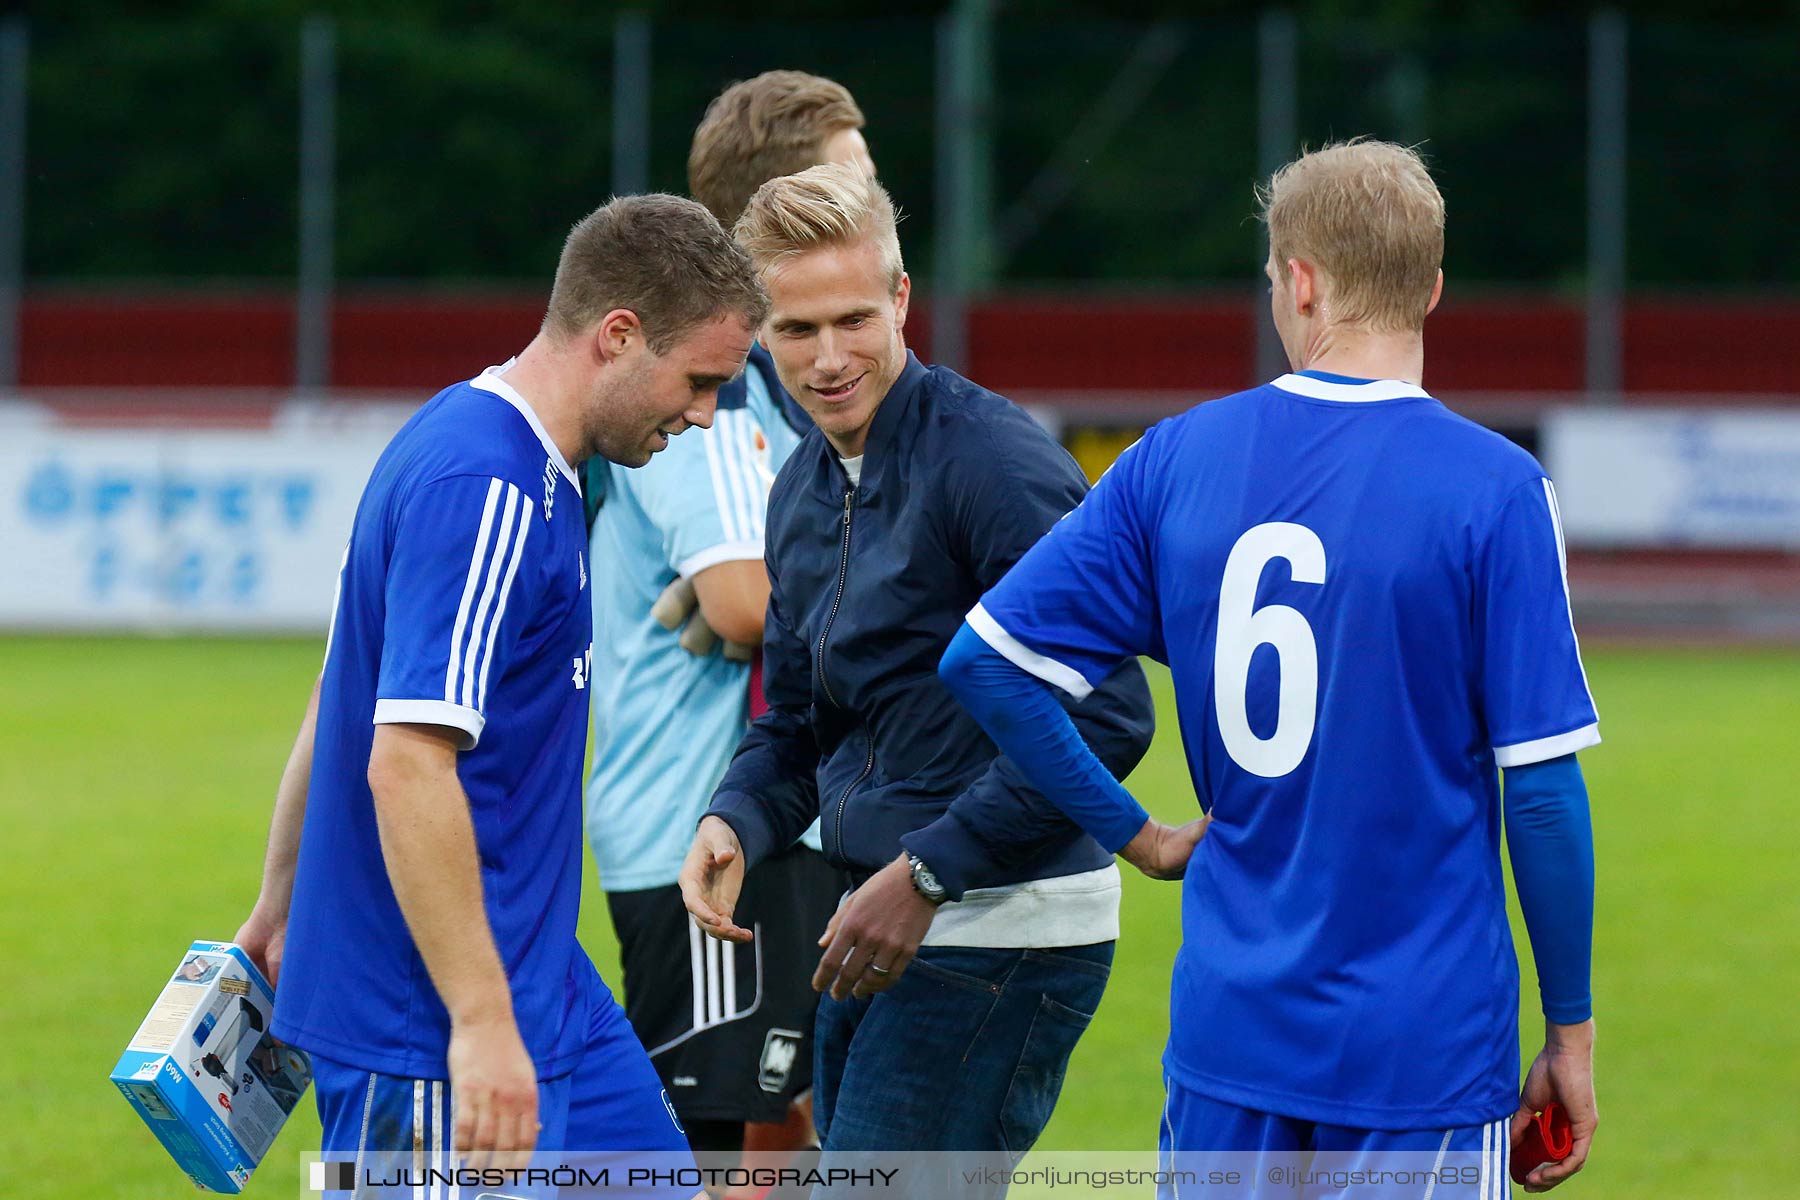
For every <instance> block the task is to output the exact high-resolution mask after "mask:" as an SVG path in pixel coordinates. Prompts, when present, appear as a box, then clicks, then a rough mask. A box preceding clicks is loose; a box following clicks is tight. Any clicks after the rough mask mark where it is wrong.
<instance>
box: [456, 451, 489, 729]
mask: <svg viewBox="0 0 1800 1200" xmlns="http://www.w3.org/2000/svg"><path fill="white" fill-rule="evenodd" d="M499 496H500V481H499V480H498V479H490V480H488V494H487V506H486V507H485V508H483V509H482V510H481V530H480V532H478V533H477V534H476V535H475V549H474V551H473V552H472V553H471V554H470V555H469V577H468V579H467V580H465V581H464V582H463V594H462V603H461V604H460V605H459V606H458V607H457V610H456V624H455V625H454V626H453V627H452V628H451V630H450V661H449V662H448V663H447V664H445V666H444V699H445V700H446V701H448V702H449V703H451V704H455V703H456V695H457V688H456V677H457V673H458V668H459V667H460V666H461V664H462V659H463V653H462V651H463V646H462V640H463V634H464V632H465V631H466V630H467V629H468V624H469V604H470V602H471V601H472V600H473V599H474V596H475V584H476V581H477V580H479V579H480V578H481V568H482V567H483V566H484V565H485V563H486V559H487V547H488V534H489V533H490V532H491V531H492V530H493V527H494V504H495V502H496V501H497V500H498V499H499Z"/></svg>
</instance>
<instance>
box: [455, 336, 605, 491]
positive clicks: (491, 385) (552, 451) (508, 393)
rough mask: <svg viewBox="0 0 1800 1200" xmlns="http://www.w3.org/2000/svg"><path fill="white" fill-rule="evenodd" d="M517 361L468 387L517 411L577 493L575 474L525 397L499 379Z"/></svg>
mask: <svg viewBox="0 0 1800 1200" xmlns="http://www.w3.org/2000/svg"><path fill="white" fill-rule="evenodd" d="M518 361H519V360H518V359H517V358H509V359H507V360H506V361H505V362H503V363H501V364H500V365H499V366H497V367H489V368H488V369H487V370H485V371H483V372H482V373H481V374H479V375H477V376H476V377H475V378H473V379H471V380H469V386H470V387H478V388H480V389H481V390H482V391H484V392H492V393H494V395H496V396H498V397H500V398H501V399H502V400H504V401H506V402H507V403H508V404H510V405H512V406H513V407H514V408H516V409H518V410H519V415H520V416H521V417H524V418H525V420H526V421H527V422H529V423H530V425H531V432H533V433H535V434H537V439H538V441H540V442H542V443H544V453H546V454H548V455H549V456H550V461H551V462H553V463H555V464H556V469H557V470H559V471H561V472H562V473H563V478H564V479H567V480H568V481H569V482H570V483H572V484H574V485H575V490H576V491H578V492H579V491H580V490H581V481H580V480H579V479H576V478H575V472H574V470H573V469H572V468H571V467H570V466H569V464H568V462H567V461H566V460H565V459H564V458H563V456H562V451H561V450H558V449H557V448H556V443H555V442H553V441H551V440H550V435H549V434H547V433H545V432H544V423H543V422H542V421H540V420H538V415H537V413H536V412H535V411H533V409H532V407H531V404H530V403H529V402H528V401H527V400H526V399H525V397H523V396H521V395H519V390H518V389H517V388H515V387H514V386H513V385H512V384H510V383H508V382H506V380H504V379H502V378H501V376H502V375H504V374H506V372H507V371H508V370H510V369H511V368H512V365H513V364H514V363H516V362H518Z"/></svg>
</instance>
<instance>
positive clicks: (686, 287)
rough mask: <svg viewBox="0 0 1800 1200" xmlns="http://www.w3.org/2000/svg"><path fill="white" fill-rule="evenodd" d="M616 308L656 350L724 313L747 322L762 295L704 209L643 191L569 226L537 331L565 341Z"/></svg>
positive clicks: (761, 309)
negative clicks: (640, 329) (629, 315)
mask: <svg viewBox="0 0 1800 1200" xmlns="http://www.w3.org/2000/svg"><path fill="white" fill-rule="evenodd" d="M619 308H622V309H628V310H629V311H631V312H633V313H636V314H637V318H638V323H639V324H640V325H641V326H642V327H643V331H644V340H645V342H646V343H647V344H648V345H649V347H650V349H651V351H652V352H654V353H656V354H662V353H664V352H665V351H666V350H668V348H669V347H670V346H672V345H674V344H675V343H676V342H678V341H680V340H681V339H682V338H683V337H685V336H686V335H687V334H688V333H689V332H690V331H691V330H693V329H694V328H695V327H696V326H698V325H701V324H703V323H705V322H707V321H711V320H715V319H717V318H719V317H722V316H726V315H728V314H735V315H739V316H742V317H743V318H744V320H745V322H746V323H747V324H748V325H749V326H750V328H752V329H755V328H756V327H757V326H759V325H761V324H762V322H763V318H764V317H766V316H767V315H768V312H769V297H768V294H767V293H766V292H764V291H763V287H762V282H761V280H760V279H759V278H758V276H757V274H756V268H755V267H754V266H752V265H751V262H750V256H749V255H748V254H746V253H745V252H744V248H743V247H742V246H739V245H738V244H737V243H736V242H735V241H733V240H732V238H731V236H730V235H729V234H727V233H726V232H725V230H724V228H723V227H722V226H720V224H719V223H718V222H717V221H716V220H714V219H713V215H712V214H711V213H709V212H707V211H706V210H705V209H704V208H702V207H700V205H698V204H695V203H694V202H693V201H692V200H687V199H683V198H682V197H680V196H667V195H659V194H651V195H647V196H624V197H620V198H618V199H615V200H613V201H611V202H609V203H607V204H605V205H603V206H602V207H600V208H598V209H595V210H594V211H593V212H591V213H589V214H588V215H587V216H586V217H584V218H582V220H581V221H580V222H579V223H578V224H577V225H576V226H575V228H574V229H572V230H570V231H569V236H568V240H566V241H565V242H564V243H563V250H562V258H561V259H560V261H558V263H557V265H556V283H555V284H554V286H552V288H551V289H550V307H549V310H548V311H547V312H546V313H545V314H544V325H543V328H544V331H545V332H546V333H548V334H550V335H552V336H554V337H556V338H559V339H562V340H567V339H568V338H572V337H576V336H578V335H580V334H581V333H582V332H584V331H585V330H586V329H588V327H590V326H591V325H593V324H594V322H596V321H598V320H600V319H601V318H602V317H604V316H605V315H606V314H607V313H609V312H611V311H613V310H614V309H619Z"/></svg>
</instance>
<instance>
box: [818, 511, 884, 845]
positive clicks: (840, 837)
mask: <svg viewBox="0 0 1800 1200" xmlns="http://www.w3.org/2000/svg"><path fill="white" fill-rule="evenodd" d="M855 503H856V489H855V488H854V487H853V488H851V489H850V490H849V491H847V492H845V493H844V540H843V549H842V550H840V551H839V552H838V578H837V594H836V595H834V596H833V597H832V598H831V613H830V614H829V615H828V616H827V617H826V618H825V627H824V628H823V629H821V630H819V648H818V653H817V655H816V664H815V669H816V670H817V671H818V673H819V687H820V689H821V690H822V691H823V692H824V693H825V698H826V699H827V700H829V701H831V702H832V704H834V705H837V707H839V708H842V707H843V705H842V704H839V703H838V698H837V697H836V696H834V695H832V694H831V681H830V680H828V679H827V678H825V639H826V638H827V637H829V636H830V635H831V626H832V623H833V622H835V621H836V620H837V615H838V609H839V608H840V607H842V606H843V603H844V580H845V578H846V577H847V576H848V575H849V573H850V513H851V510H852V508H853V507H854V505H855ZM863 738H864V740H866V741H867V742H868V744H869V753H868V756H867V757H866V758H865V759H864V760H863V769H862V771H861V773H860V774H858V775H857V777H856V778H855V779H852V780H851V781H850V783H849V784H848V785H847V786H846V787H845V788H844V794H843V795H841V796H839V797H838V803H837V822H836V825H835V828H836V830H837V844H838V857H839V858H840V859H841V858H843V857H844V806H845V805H847V804H849V803H850V793H851V792H853V791H855V790H856V785H857V784H859V783H861V782H862V781H863V780H865V779H867V778H868V777H869V772H870V771H873V770H874V769H875V739H874V738H873V737H870V736H869V734H868V732H867V731H866V730H865V731H864V733H863Z"/></svg>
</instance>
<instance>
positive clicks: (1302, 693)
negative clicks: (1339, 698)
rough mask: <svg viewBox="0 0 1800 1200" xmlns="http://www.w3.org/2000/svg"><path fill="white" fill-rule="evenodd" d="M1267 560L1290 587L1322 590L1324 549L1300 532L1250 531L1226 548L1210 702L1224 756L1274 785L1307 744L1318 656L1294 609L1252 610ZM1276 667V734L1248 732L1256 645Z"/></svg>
mask: <svg viewBox="0 0 1800 1200" xmlns="http://www.w3.org/2000/svg"><path fill="white" fill-rule="evenodd" d="M1272 558H1285V559H1286V560H1287V561H1288V564H1289V567H1290V568H1291V570H1292V574H1293V580H1294V582H1295V583H1315V584H1322V583H1324V582H1325V546H1324V543H1322V542H1320V541H1319V535H1318V534H1316V533H1314V532H1313V531H1312V530H1310V529H1308V528H1307V527H1306V526H1304V525H1295V524H1292V523H1291V522H1287V521H1270V522H1268V523H1266V524H1263V525H1256V526H1252V527H1251V528H1250V529H1249V530H1248V531H1246V532H1245V534H1244V535H1243V536H1242V537H1240V538H1239V539H1238V540H1237V543H1236V544H1235V545H1233V546H1232V548H1231V553H1230V555H1228V556H1227V557H1226V559H1225V575H1224V578H1223V580H1222V581H1221V582H1220V584H1219V633H1218V640H1217V642H1216V644H1215V646H1214V649H1213V702H1214V706H1215V707H1216V708H1217V709H1218V713H1219V736H1220V737H1221V738H1223V739H1224V742H1225V750H1226V753H1228V754H1230V755H1231V757H1232V760H1233V761H1234V762H1236V763H1237V764H1238V766H1240V767H1242V768H1244V770H1246V771H1249V772H1250V773H1251V774H1252V775H1261V776H1262V777H1263V778H1265V779H1276V778H1279V777H1280V776H1283V775H1286V774H1287V773H1288V772H1289V771H1292V770H1293V769H1294V768H1295V767H1297V766H1299V765H1300V760H1301V759H1303V758H1305V757H1306V749H1307V747H1308V746H1310V745H1311V744H1312V735H1313V722H1314V719H1315V718H1314V713H1315V711H1316V710H1317V708H1318V701H1319V648H1318V645H1317V643H1316V642H1314V640H1313V631H1312V627H1311V626H1310V625H1308V624H1307V623H1306V618H1305V617H1303V616H1301V615H1300V612H1299V610H1298V609H1294V608H1290V607H1288V606H1287V605H1285V604H1268V605H1264V606H1263V607H1262V608H1257V607H1255V605H1256V585H1257V582H1258V581H1259V580H1260V579H1261V578H1262V573H1263V568H1264V567H1265V566H1267V565H1268V562H1269V560H1270V559H1272ZM1265 644H1266V645H1270V646H1273V647H1275V653H1276V654H1277V655H1278V656H1280V659H1281V692H1280V699H1279V701H1278V703H1277V705H1276V714H1277V715H1276V719H1275V729H1274V731H1273V732H1272V733H1270V734H1269V736H1268V737H1266V738H1262V737H1258V736H1256V731H1255V730H1253V729H1251V728H1250V714H1249V707H1248V700H1247V697H1246V692H1247V691H1248V689H1249V686H1250V659H1251V657H1252V656H1254V655H1255V653H1256V648H1257V647H1258V646H1261V645H1265Z"/></svg>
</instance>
